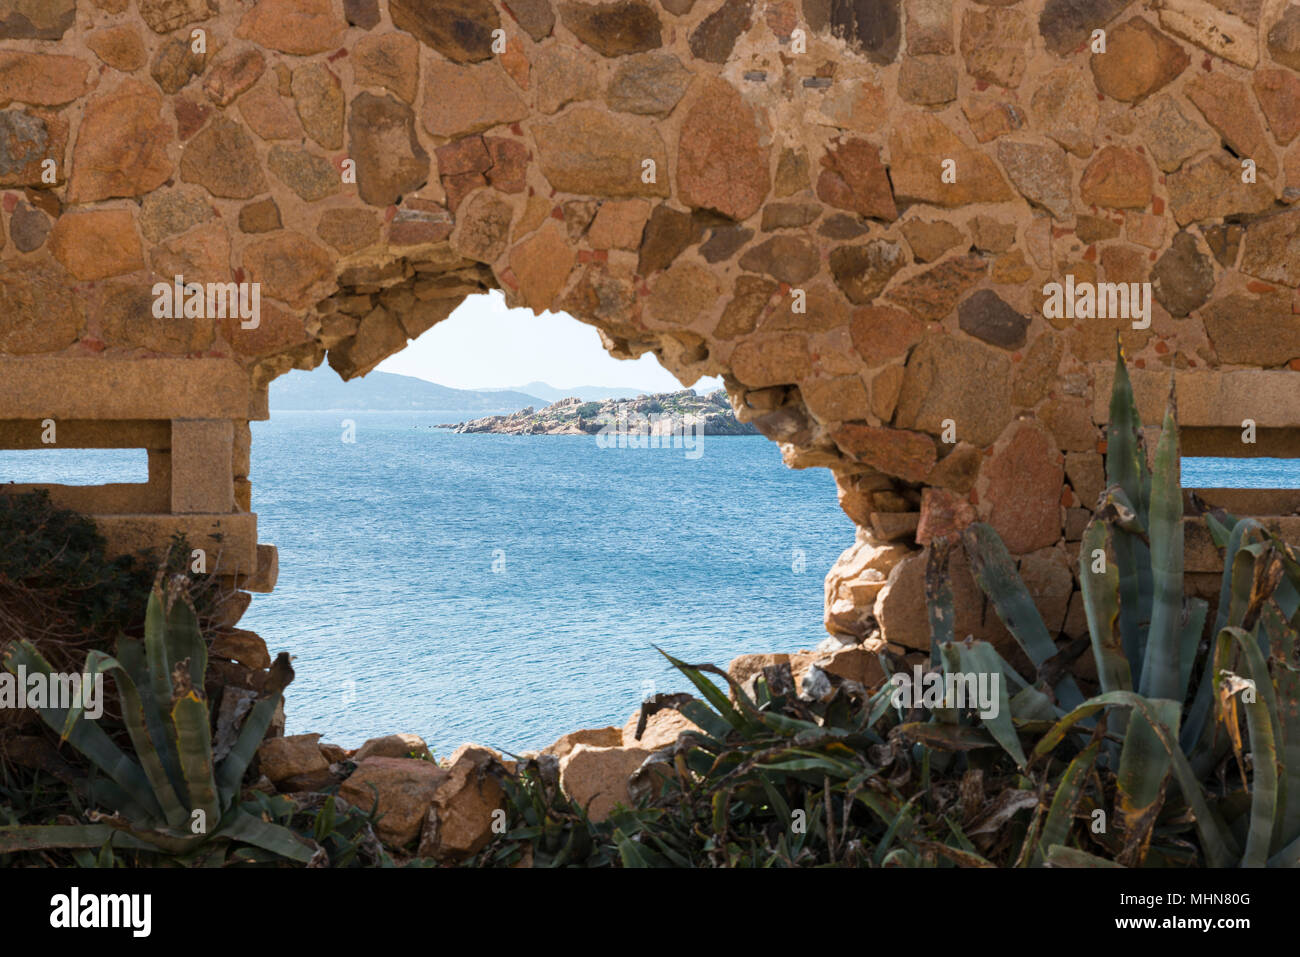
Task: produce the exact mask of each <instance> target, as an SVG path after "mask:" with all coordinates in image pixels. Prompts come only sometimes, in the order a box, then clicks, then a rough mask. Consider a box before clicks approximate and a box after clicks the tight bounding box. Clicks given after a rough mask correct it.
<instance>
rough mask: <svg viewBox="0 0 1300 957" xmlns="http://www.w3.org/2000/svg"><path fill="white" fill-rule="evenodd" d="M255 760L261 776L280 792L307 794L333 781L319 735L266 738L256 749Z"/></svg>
mask: <svg viewBox="0 0 1300 957" xmlns="http://www.w3.org/2000/svg"><path fill="white" fill-rule="evenodd" d="M257 760H258V766H259V767H260V768H261V772H262V774H264V775H266V776H267V777H268V778H270V779H271V783H272V784H274V785H275V786H276V788H277V789H278V790H280V791H310V790H312V789H313V788H319V787H324V786H326V785H327V784H329V783H330V782H331V780H332V778H331V777H330V765H329V761H327V760H326V758H325V755H324V754H322V753H321V749H320V735H319V734H294V735H290V736H289V737H287V738H268V739H267V740H265V741H263V742H262V745H261V747H259V748H258V749H257Z"/></svg>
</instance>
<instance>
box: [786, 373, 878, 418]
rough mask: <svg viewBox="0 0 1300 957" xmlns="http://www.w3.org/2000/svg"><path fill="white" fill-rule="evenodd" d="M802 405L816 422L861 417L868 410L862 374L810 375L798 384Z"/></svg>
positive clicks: (865, 415) (863, 416) (868, 404)
mask: <svg viewBox="0 0 1300 957" xmlns="http://www.w3.org/2000/svg"><path fill="white" fill-rule="evenodd" d="M799 391H800V394H801V395H802V396H803V401H804V405H805V406H807V407H808V411H809V412H811V413H812V416H813V418H815V419H816V420H817V421H818V422H822V423H831V422H847V421H849V420H852V419H859V420H860V419H865V418H866V417H867V415H868V414H869V412H870V400H869V398H868V396H867V387H866V386H865V385H863V383H862V377H861V376H857V375H842V376H836V377H835V378H833V379H813V380H812V381H809V382H804V383H802V384H801V385H800V389H799Z"/></svg>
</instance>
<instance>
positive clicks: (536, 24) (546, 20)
mask: <svg viewBox="0 0 1300 957" xmlns="http://www.w3.org/2000/svg"><path fill="white" fill-rule="evenodd" d="M504 6H505V8H506V10H508V11H509V12H510V15H511V16H512V17H514V18H515V20H516V21H517V22H518V24H519V25H520V26H521V27H523V28H524V32H525V33H527V34H528V35H529V36H530V37H532V38H533V40H534V41H535V42H537V43H540V42H542V40H544V39H545V38H546V37H548V36H550V35H551V30H552V29H553V28H554V27H555V11H554V10H552V9H551V4H550V0H504Z"/></svg>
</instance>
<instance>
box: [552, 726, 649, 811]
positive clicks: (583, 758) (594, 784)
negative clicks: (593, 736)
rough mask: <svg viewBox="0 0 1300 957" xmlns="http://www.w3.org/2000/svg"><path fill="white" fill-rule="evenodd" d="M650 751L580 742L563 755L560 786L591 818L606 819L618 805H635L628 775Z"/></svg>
mask: <svg viewBox="0 0 1300 957" xmlns="http://www.w3.org/2000/svg"><path fill="white" fill-rule="evenodd" d="M650 754H651V752H650V751H649V750H648V749H646V748H595V747H592V746H591V745H589V744H579V745H578V746H577V747H575V748H574V749H573V750H572V751H570V752H569V753H568V754H566V755H565V756H564V757H563V758H561V759H560V788H561V789H562V790H563V791H564V793H565V795H566V796H568V797H569V799H570V800H572V801H574V802H576V803H577V804H578V805H579V806H580V807H582V808H584V809H585V810H586V812H587V815H588V816H589V817H590V818H591V820H593V821H603V820H605V819H606V818H607V817H609V815H610V812H611V811H613V810H614V808H615V807H616V806H618V805H620V804H621V805H623V806H625V807H630V806H632V799H631V797H630V796H629V795H628V790H627V782H628V778H629V777H631V776H632V772H634V771H635V770H636V769H637V768H639V767H640V766H641V763H642V762H643V761H645V759H646V758H648V757H650Z"/></svg>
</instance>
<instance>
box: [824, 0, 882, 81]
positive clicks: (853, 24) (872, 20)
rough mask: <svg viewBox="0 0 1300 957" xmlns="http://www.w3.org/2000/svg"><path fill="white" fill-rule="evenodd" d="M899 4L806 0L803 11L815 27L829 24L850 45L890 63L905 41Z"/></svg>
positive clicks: (872, 58)
mask: <svg viewBox="0 0 1300 957" xmlns="http://www.w3.org/2000/svg"><path fill="white" fill-rule="evenodd" d="M899 6H900V4H899V0H845V2H840V3H835V2H829V0H805V2H804V4H803V12H804V16H805V17H806V18H807V21H808V25H809V26H810V27H812V29H813V30H818V31H820V30H825V29H827V28H828V27H829V29H830V32H831V34H832V35H833V36H836V37H839V38H840V39H842V40H844V41H845V42H846V43H847V44H848V45H849V47H850V49H852V50H855V51H857V52H858V53H861V54H863V55H864V56H866V57H867V59H869V60H870V61H871V62H872V63H875V64H878V65H880V66H886V65H888V64H890V63H893V62H894V60H895V59H897V57H898V48H899V46H900V44H901V42H902V36H901V34H902V17H901V14H900V11H899Z"/></svg>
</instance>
